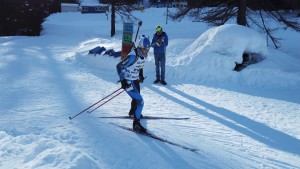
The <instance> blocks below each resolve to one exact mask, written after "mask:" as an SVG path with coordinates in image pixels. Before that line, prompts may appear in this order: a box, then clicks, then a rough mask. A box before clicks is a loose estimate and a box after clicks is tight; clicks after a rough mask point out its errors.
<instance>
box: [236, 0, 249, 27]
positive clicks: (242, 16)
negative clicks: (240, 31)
mask: <svg viewBox="0 0 300 169" xmlns="http://www.w3.org/2000/svg"><path fill="white" fill-rule="evenodd" d="M246 12H247V0H239V5H238V15H237V24H239V25H244V26H246V25H247V20H246V15H247V13H246Z"/></svg>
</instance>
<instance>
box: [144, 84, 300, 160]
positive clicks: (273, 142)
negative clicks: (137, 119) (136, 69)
mask: <svg viewBox="0 0 300 169" xmlns="http://www.w3.org/2000/svg"><path fill="white" fill-rule="evenodd" d="M148 87H149V88H150V89H151V90H152V91H154V92H156V93H158V94H160V95H161V96H164V97H166V98H167V99H170V100H172V101H174V102H176V103H178V104H180V105H182V106H184V107H186V108H188V109H190V110H192V111H195V112H197V113H199V114H201V115H204V116H206V117H208V118H210V119H212V120H214V121H216V122H218V123H220V124H222V125H224V126H227V127H229V128H231V129H233V130H235V131H237V132H240V133H242V134H244V135H246V136H248V137H251V138H252V139H254V140H257V141H259V142H261V143H263V144H266V145H268V146H270V147H272V148H275V149H278V150H281V151H285V152H288V153H293V154H296V155H300V150H299V147H300V140H299V139H296V138H294V137H292V136H290V135H288V134H286V133H283V132H281V131H278V130H275V129H273V128H271V127H269V126H266V125H265V124H262V123H259V122H256V121H254V120H251V119H249V118H247V117H245V116H242V115H239V114H237V113H235V112H232V111H230V110H227V109H225V108H222V107H218V106H215V105H212V104H209V103H206V102H204V101H202V100H199V99H197V98H195V97H193V96H190V95H188V94H186V93H184V92H182V91H180V90H177V89H175V88H173V87H167V88H168V89H169V90H170V91H172V92H174V93H176V94H178V95H180V96H182V97H185V98H187V99H189V100H191V101H193V102H195V103H197V104H199V105H201V106H204V107H205V108H207V109H210V110H211V111H214V112H215V113H218V114H219V115H221V116H223V117H224V118H222V117H218V116H216V115H213V114H211V113H209V112H207V111H205V110H203V109H199V108H197V107H195V106H193V105H191V104H189V103H186V102H185V101H183V100H180V99H178V98H176V97H174V96H171V95H169V94H168V93H166V92H163V91H161V90H159V89H158V88H155V87H153V86H148ZM226 118H228V119H229V120H232V121H233V122H234V123H233V122H231V121H229V120H226ZM235 123H236V124H235Z"/></svg>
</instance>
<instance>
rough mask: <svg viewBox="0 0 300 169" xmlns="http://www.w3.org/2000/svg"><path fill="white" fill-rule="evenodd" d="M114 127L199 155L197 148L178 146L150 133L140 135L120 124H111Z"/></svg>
mask: <svg viewBox="0 0 300 169" xmlns="http://www.w3.org/2000/svg"><path fill="white" fill-rule="evenodd" d="M110 124H112V125H115V126H117V127H119V128H121V129H124V130H127V131H131V132H134V133H137V134H140V135H143V136H146V137H149V138H153V139H155V140H158V141H161V142H164V143H168V144H170V145H173V146H176V147H180V148H183V149H185V150H188V151H191V152H194V153H197V154H198V151H199V150H198V149H196V148H191V147H187V146H184V145H181V144H178V143H175V142H172V141H169V140H167V139H164V138H161V137H158V136H156V135H154V134H151V133H149V132H147V133H139V132H136V131H134V130H133V129H132V128H129V127H125V126H121V125H119V124H115V123H110Z"/></svg>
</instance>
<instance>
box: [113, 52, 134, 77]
mask: <svg viewBox="0 0 300 169" xmlns="http://www.w3.org/2000/svg"><path fill="white" fill-rule="evenodd" d="M133 62H134V55H131V54H130V55H127V56H126V57H125V58H124V59H123V60H122V61H121V62H119V63H118V64H117V66H116V68H117V73H118V75H119V77H120V80H124V74H125V73H124V69H125V68H126V67H128V66H130V65H131V64H132V63H133Z"/></svg>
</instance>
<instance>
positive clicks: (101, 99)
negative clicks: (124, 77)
mask: <svg viewBox="0 0 300 169" xmlns="http://www.w3.org/2000/svg"><path fill="white" fill-rule="evenodd" d="M121 89H122V87H120V88H119V89H117V90H115V91H114V92H112V93H111V94H109V95H107V96H105V97H104V98H102V99H101V100H99V101H97V102H96V103H94V104H92V105H91V106H89V107H88V108H86V109H84V110H82V111H81V112H79V113H77V114H76V115H75V116H73V117H69V119H70V120H72V119H74V118H75V117H77V116H78V115H80V114H81V113H83V112H85V111H87V110H88V109H90V108H91V107H93V106H95V105H96V104H98V103H99V102H101V101H102V100H104V99H106V98H108V97H109V96H111V95H113V94H114V93H116V92H118V91H119V90H121Z"/></svg>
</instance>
